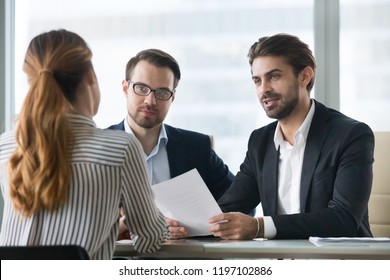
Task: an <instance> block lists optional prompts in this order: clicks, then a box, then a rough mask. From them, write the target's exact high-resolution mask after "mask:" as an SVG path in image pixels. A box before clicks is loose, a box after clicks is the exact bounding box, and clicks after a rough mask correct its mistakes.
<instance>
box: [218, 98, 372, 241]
mask: <svg viewBox="0 0 390 280" xmlns="http://www.w3.org/2000/svg"><path fill="white" fill-rule="evenodd" d="M313 102H315V113H314V116H313V120H312V123H311V126H310V130H309V134H308V138H307V142H306V148H305V152H304V159H303V166H302V177H301V190H300V207H301V213H300V214H292V215H277V195H278V162H279V151H278V150H276V149H275V144H274V141H273V137H274V133H275V128H276V124H277V122H273V123H271V124H269V125H267V126H265V127H263V128H260V129H257V130H255V131H253V132H252V134H251V136H250V139H249V143H248V151H247V154H246V158H245V160H244V162H243V163H242V165H241V166H240V171H239V172H238V173H237V175H236V178H235V181H234V183H233V184H232V186H231V187H230V189H229V190H228V191H227V192H226V193H225V195H224V196H223V197H222V198H221V199H220V200H219V201H218V204H219V205H220V206H221V208H222V210H223V211H224V212H230V211H240V212H244V213H245V212H247V211H248V209H252V208H254V207H255V206H256V205H258V204H259V203H260V202H261V203H262V208H263V212H264V216H271V217H272V219H273V221H274V223H275V226H276V229H277V235H276V236H275V238H298V239H299V238H308V237H310V236H372V234H371V231H370V226H369V223H368V210H367V204H368V200H369V197H370V193H371V185H372V176H373V175H372V164H373V161H374V159H373V153H374V135H373V133H372V131H371V129H370V128H369V127H368V126H367V125H366V124H364V123H361V122H358V121H356V120H353V119H351V118H348V117H346V116H345V115H343V114H341V113H340V112H337V111H335V110H332V109H330V108H327V107H325V106H324V105H322V104H320V103H318V102H316V101H314V100H313Z"/></svg>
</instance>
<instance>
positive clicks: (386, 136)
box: [368, 132, 390, 237]
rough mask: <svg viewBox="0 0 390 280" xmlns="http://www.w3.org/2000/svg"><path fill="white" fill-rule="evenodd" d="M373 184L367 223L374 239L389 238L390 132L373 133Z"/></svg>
mask: <svg viewBox="0 0 390 280" xmlns="http://www.w3.org/2000/svg"><path fill="white" fill-rule="evenodd" d="M374 134H375V152H374V159H375V161H374V165H373V174H374V178H373V184H372V191H371V197H370V201H369V203H368V214H369V222H370V227H371V231H372V234H373V235H374V236H376V237H381V236H384V237H390V168H389V167H390V132H375V133H374Z"/></svg>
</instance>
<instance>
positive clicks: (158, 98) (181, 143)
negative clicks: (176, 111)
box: [109, 49, 234, 238]
mask: <svg viewBox="0 0 390 280" xmlns="http://www.w3.org/2000/svg"><path fill="white" fill-rule="evenodd" d="M180 75H181V73H180V68H179V65H178V63H177V61H176V60H175V59H174V58H173V57H172V56H171V55H169V54H167V53H165V52H163V51H161V50H158V49H147V50H143V51H141V52H139V53H138V54H137V55H136V56H134V57H133V58H131V59H130V60H129V62H128V63H127V66H126V79H125V80H123V82H122V88H123V94H124V96H125V98H126V101H127V116H126V118H125V119H124V120H123V121H122V122H120V123H119V124H116V125H112V126H110V127H109V129H116V130H124V131H126V132H128V133H132V134H134V135H135V137H136V138H137V139H138V140H139V142H140V143H141V145H142V147H143V150H144V153H145V158H146V161H147V165H148V169H149V178H150V182H151V184H157V183H160V182H163V181H166V180H168V179H170V178H173V177H176V176H178V175H181V174H183V173H185V172H187V171H190V170H191V169H193V168H196V169H197V170H198V172H199V174H200V175H201V176H202V178H203V180H204V181H205V183H206V185H207V186H208V188H209V190H210V192H211V194H212V195H213V196H214V198H215V199H216V200H218V199H219V198H220V197H221V196H222V195H223V194H224V193H225V191H226V190H227V189H228V188H229V186H230V184H231V183H232V181H233V179H234V176H233V174H232V173H231V172H230V171H229V169H228V167H227V166H226V165H225V164H224V163H223V161H222V160H221V159H220V158H219V157H218V156H217V154H216V153H215V152H214V150H213V149H212V147H211V141H210V137H209V136H208V135H204V134H200V133H197V132H193V131H188V130H183V129H178V128H174V127H172V126H169V125H167V124H163V122H164V120H165V117H166V115H167V113H168V111H169V108H170V106H171V104H172V102H173V101H174V100H175V94H176V87H177V85H178V83H179V80H180ZM167 223H168V224H169V225H170V232H171V238H181V237H186V236H188V230H187V229H186V228H184V227H181V226H180V224H179V223H178V222H177V221H175V220H172V219H169V218H167Z"/></svg>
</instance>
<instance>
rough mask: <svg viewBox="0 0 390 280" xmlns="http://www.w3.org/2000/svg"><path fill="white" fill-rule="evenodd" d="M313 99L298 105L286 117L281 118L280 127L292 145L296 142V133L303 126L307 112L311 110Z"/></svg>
mask: <svg viewBox="0 0 390 280" xmlns="http://www.w3.org/2000/svg"><path fill="white" fill-rule="evenodd" d="M310 106H311V101H310V100H309V102H305V103H304V104H301V105H298V106H297V107H296V108H295V109H294V111H293V112H292V113H291V114H290V116H288V117H287V118H285V119H282V120H279V123H280V129H281V131H282V134H283V137H284V139H285V140H286V141H287V142H288V143H290V144H291V145H294V144H295V138H294V136H295V133H296V132H297V131H298V129H299V128H300V127H301V125H302V123H303V122H304V120H305V118H306V116H307V114H308V113H309V111H310Z"/></svg>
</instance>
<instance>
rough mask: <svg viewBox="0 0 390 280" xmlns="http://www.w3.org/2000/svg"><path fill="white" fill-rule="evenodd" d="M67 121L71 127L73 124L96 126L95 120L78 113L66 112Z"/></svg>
mask: <svg viewBox="0 0 390 280" xmlns="http://www.w3.org/2000/svg"><path fill="white" fill-rule="evenodd" d="M68 119H69V123H71V126H72V127H75V126H85V125H87V126H91V127H96V123H95V121H94V120H93V119H92V118H91V117H87V116H84V115H80V114H74V113H71V114H68Z"/></svg>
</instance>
